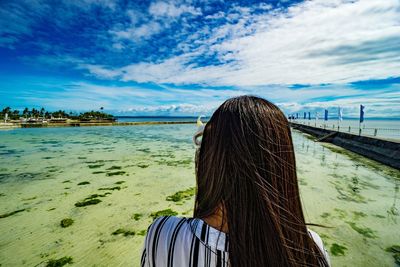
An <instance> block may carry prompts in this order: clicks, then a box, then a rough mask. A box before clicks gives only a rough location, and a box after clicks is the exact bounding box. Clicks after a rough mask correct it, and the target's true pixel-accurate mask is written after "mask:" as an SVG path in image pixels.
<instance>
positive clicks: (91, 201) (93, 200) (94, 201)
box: [75, 198, 101, 207]
mask: <svg viewBox="0 0 400 267" xmlns="http://www.w3.org/2000/svg"><path fill="white" fill-rule="evenodd" d="M100 202H101V200H100V199H98V198H91V199H88V200H83V201H79V202H76V203H75V207H85V206H90V205H96V204H99V203H100Z"/></svg>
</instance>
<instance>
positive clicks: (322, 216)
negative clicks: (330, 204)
mask: <svg viewBox="0 0 400 267" xmlns="http://www.w3.org/2000/svg"><path fill="white" fill-rule="evenodd" d="M320 216H321V218H324V219H325V218H328V217H329V216H331V214H330V213H329V212H324V213H322V214H321V215H320Z"/></svg>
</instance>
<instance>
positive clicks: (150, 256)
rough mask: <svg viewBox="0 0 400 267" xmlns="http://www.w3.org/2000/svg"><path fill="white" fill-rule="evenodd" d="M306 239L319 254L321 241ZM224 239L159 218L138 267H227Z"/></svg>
mask: <svg viewBox="0 0 400 267" xmlns="http://www.w3.org/2000/svg"><path fill="white" fill-rule="evenodd" d="M309 232H310V235H311V236H312V238H313V239H314V241H315V242H316V244H317V245H318V247H319V248H320V249H321V251H323V253H324V255H325V257H327V259H328V261H329V258H328V253H327V252H326V250H325V249H324V247H323V244H322V240H321V238H320V237H319V236H318V234H316V233H315V232H313V231H310V230H309ZM228 258H229V257H228V240H227V235H226V234H225V233H223V232H221V231H219V230H217V229H215V228H213V227H211V226H209V225H208V224H206V223H205V222H204V221H203V220H201V219H197V218H180V217H173V216H166V217H159V218H157V219H156V220H155V221H154V222H153V223H152V224H151V225H150V227H149V229H148V231H147V236H146V240H145V244H144V248H143V254H142V258H141V266H142V267H163V266H165V267H172V266H189V267H197V266H205V267H211V266H213V267H214V266H215V267H228Z"/></svg>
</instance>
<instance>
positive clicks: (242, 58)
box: [119, 0, 400, 86]
mask: <svg viewBox="0 0 400 267" xmlns="http://www.w3.org/2000/svg"><path fill="white" fill-rule="evenodd" d="M160 10H161V9H160ZM162 10H164V11H163V12H164V13H165V12H167V13H168V12H171V13H170V14H171V15H172V14H178V13H174V12H172V11H168V10H169V9H168V8H164V9H162ZM238 10H239V11H240V13H235V12H237V11H238ZM159 12H160V14H161V11H159ZM230 14H231V15H232V16H233V15H234V14H241V16H239V17H237V18H235V19H238V21H237V23H227V24H224V25H222V26H220V27H218V28H216V29H213V32H212V33H211V34H209V35H208V36H207V38H205V39H195V38H194V39H191V38H189V40H190V42H189V41H188V42H189V43H187V46H185V45H184V44H183V45H182V47H185V48H187V47H191V50H190V51H188V52H187V53H186V54H184V55H181V56H175V57H171V58H169V59H166V60H164V61H162V62H142V63H137V64H132V65H128V66H125V67H122V68H120V69H119V71H120V74H121V77H122V79H123V80H125V81H127V80H134V81H141V82H156V83H175V84H191V83H201V84H208V85H234V86H252V85H266V84H295V83H298V84H320V83H346V82H352V81H358V80H368V79H382V78H387V77H396V76H399V75H400V23H399V17H400V2H399V1H398V0H387V1H381V0H359V1H346V0H314V1H306V2H303V3H301V4H298V5H295V6H293V7H291V8H289V10H287V11H285V12H284V11H282V10H278V11H271V12H269V13H267V14H261V15H254V14H252V13H251V10H248V9H243V8H240V7H236V8H235V10H233V11H232V12H231V13H230ZM218 16H219V15H218ZM218 16H217V17H218ZM229 17H230V16H229V14H228V16H227V19H228V20H229ZM232 19H233V18H232ZM201 31H202V29H200V30H199V32H201ZM204 31H206V32H209V29H207V27H205V29H204ZM145 32H146V31H145ZM121 34H122V33H121ZM139 35H140V34H139ZM194 36H197V37H198V36H199V35H198V34H197V35H196V34H195V35H194ZM221 40H222V41H221ZM193 42H194V43H195V44H197V47H196V46H193ZM204 46H205V47H206V49H205V48H204ZM204 51H207V53H216V54H217V55H218V59H219V60H221V61H222V62H223V63H224V62H225V64H220V65H217V66H215V65H213V64H212V62H210V64H209V65H206V66H201V67H198V66H196V65H195V64H191V63H192V62H196V58H198V57H202V56H204V54H203V53H204ZM227 60H230V61H227Z"/></svg>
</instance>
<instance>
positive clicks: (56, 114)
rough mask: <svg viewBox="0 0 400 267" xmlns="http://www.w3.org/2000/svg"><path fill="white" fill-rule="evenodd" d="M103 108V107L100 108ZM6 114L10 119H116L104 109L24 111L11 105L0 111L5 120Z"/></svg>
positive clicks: (25, 109) (0, 117)
mask: <svg viewBox="0 0 400 267" xmlns="http://www.w3.org/2000/svg"><path fill="white" fill-rule="evenodd" d="M100 109H101V110H103V108H100ZM6 114H8V119H10V120H19V119H20V118H36V119H37V118H45V119H51V118H66V119H73V120H99V119H101V120H104V119H106V120H111V119H114V116H113V115H111V114H107V113H104V112H103V111H94V110H92V111H88V112H83V113H74V112H66V111H64V110H58V111H53V112H49V111H46V110H45V109H44V108H41V109H35V108H32V109H28V108H24V109H23V110H22V112H21V111H20V110H18V109H14V110H12V109H11V108H10V107H5V108H3V110H2V111H1V112H0V119H2V120H4V118H5V116H6Z"/></svg>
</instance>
